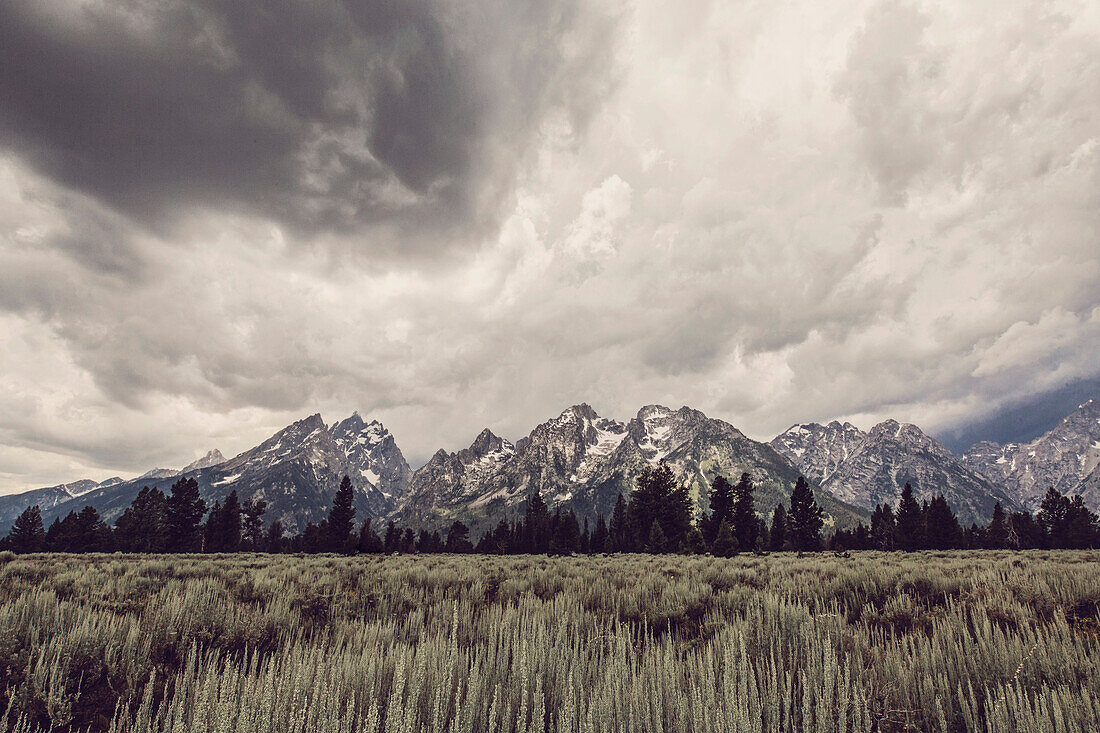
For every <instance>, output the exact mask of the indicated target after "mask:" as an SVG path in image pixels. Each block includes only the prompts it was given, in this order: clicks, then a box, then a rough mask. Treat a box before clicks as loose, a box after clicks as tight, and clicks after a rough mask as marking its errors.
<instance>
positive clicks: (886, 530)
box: [871, 502, 896, 550]
mask: <svg viewBox="0 0 1100 733" xmlns="http://www.w3.org/2000/svg"><path fill="white" fill-rule="evenodd" d="M895 534H896V526H895V520H894V509H893V507H891V506H890V503H889V502H886V503H885V504H876V505H875V511H874V512H872V513H871V544H872V545H873V547H874V549H876V550H892V549H894V538H895Z"/></svg>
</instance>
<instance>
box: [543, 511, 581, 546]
mask: <svg viewBox="0 0 1100 733" xmlns="http://www.w3.org/2000/svg"><path fill="white" fill-rule="evenodd" d="M551 527H552V530H551V532H552V535H551V538H550V553H551V554H554V555H569V554H572V553H574V552H576V551H577V547H578V545H579V543H580V534H581V529H580V525H579V524H577V515H576V514H574V513H573V510H572V509H570V510H569V511H568V512H563V511H562V510H561V509H558V510H557V511H556V512H554V518H553V521H552V522H551Z"/></svg>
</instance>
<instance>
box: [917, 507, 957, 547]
mask: <svg viewBox="0 0 1100 733" xmlns="http://www.w3.org/2000/svg"><path fill="white" fill-rule="evenodd" d="M923 513H924V526H925V528H926V529H925V546H926V547H928V548H929V549H932V550H953V549H956V548H959V547H961V546H962V540H963V531H962V527H960V526H959V520H958V519H957V518H956V517H955V512H953V511H951V507H950V506H949V505H948V503H947V500H946V499H945V498H944V497H943V494H940V495H939V496H936V497H934V498H933V499H932V501H931V502H930V503H929V504H928V508H927V509H926V510H925V511H924V512H923Z"/></svg>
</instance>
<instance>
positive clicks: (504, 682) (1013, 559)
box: [0, 551, 1100, 733]
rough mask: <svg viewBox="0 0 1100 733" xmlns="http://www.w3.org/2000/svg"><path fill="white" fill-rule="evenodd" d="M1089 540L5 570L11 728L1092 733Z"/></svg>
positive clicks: (102, 561)
mask: <svg viewBox="0 0 1100 733" xmlns="http://www.w3.org/2000/svg"><path fill="white" fill-rule="evenodd" d="M1098 560H1100V553H1097V552H1084V551H1082V552H1070V551H1057V552H1056V551H1049V552H1043V551H1033V552H1026V553H1021V552H957V553H910V554H904V553H881V552H866V553H856V554H854V555H853V556H852V557H836V556H833V555H831V554H821V555H813V556H806V557H798V556H796V555H794V554H789V553H780V554H773V555H770V556H766V557H754V556H741V557H735V558H731V559H715V558H711V557H697V556H696V557H681V556H642V555H625V556H594V557H567V558H547V557H538V556H519V557H491V556H450V555H434V556H369V557H337V556H314V557H295V556H264V555H227V556H213V557H211V556H179V555H177V556H121V555H92V556H87V555H85V556H74V555H32V556H21V557H15V558H12V557H10V556H7V557H5V561H4V563H3V566H2V567H0V689H2V690H3V696H4V698H3V706H0V711H3V710H5V709H6V712H4V713H3V716H2V718H0V729H2V730H5V731H46V730H69V729H73V730H85V729H90V730H96V731H98V730H112V731H115V730H117V731H181V732H183V731H194V732H196V733H198V732H201V731H249V732H251V731H272V732H276V731H308V732H309V733H327V732H329V731H341V732H351V731H372V732H374V731H384V732H386V733H389V732H391V731H402V732H412V731H471V732H473V731H477V732H481V731H485V732H492V733H496V732H498V731H509V732H510V731H522V732H526V731H578V732H580V731H618V732H622V733H625V732H626V731H654V732H656V731H698V732H700V733H703V732H706V731H713V732H714V733H726V732H728V731H756V730H761V731H823V732H825V731H828V732H830V733H832V732H835V733H841V732H844V731H969V730H982V731H990V732H991V733H992V732H996V733H1011V732H1012V731H1029V732H1030V731H1095V730H1098V729H1100V675H1098V672H1100V638H1098V632H1100V618H1098V615H1097V614H1098V610H1097V609H1098V604H1100V573H1098V568H1100V566H1098V564H1097V561H1098Z"/></svg>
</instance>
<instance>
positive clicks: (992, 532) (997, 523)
mask: <svg viewBox="0 0 1100 733" xmlns="http://www.w3.org/2000/svg"><path fill="white" fill-rule="evenodd" d="M985 546H986V547H987V548H989V549H990V550H1003V549H1005V548H1006V547H1008V518H1007V517H1006V516H1005V510H1004V507H1002V506H1001V502H999V501H998V502H997V503H996V504H994V505H993V518H992V519H991V520H990V521H989V527H988V528H986V530H985Z"/></svg>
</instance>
